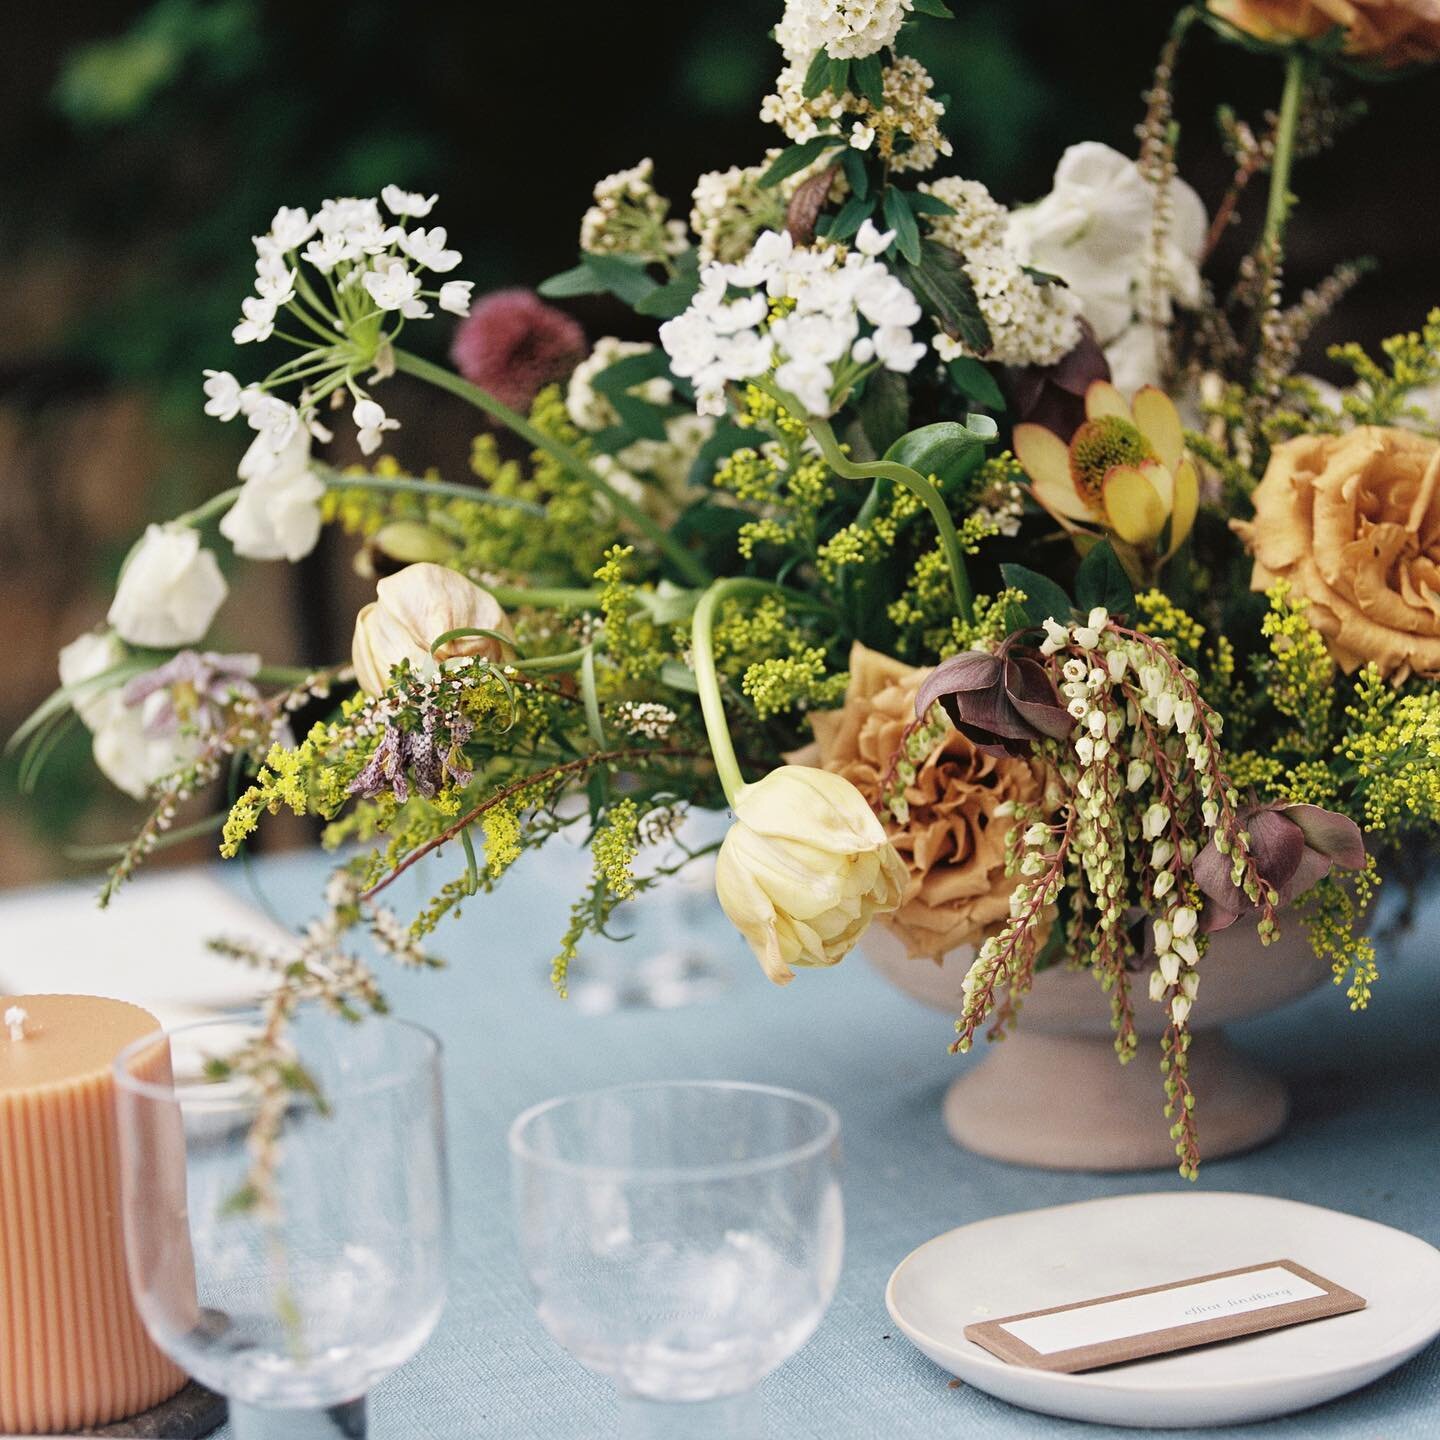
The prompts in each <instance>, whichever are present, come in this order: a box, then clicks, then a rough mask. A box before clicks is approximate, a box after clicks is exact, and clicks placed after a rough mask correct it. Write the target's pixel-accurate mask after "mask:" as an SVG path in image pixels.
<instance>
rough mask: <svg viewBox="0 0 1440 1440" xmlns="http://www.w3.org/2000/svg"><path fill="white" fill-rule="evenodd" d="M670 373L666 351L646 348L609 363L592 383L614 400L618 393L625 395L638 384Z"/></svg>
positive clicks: (607, 397)
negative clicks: (638, 352)
mask: <svg viewBox="0 0 1440 1440" xmlns="http://www.w3.org/2000/svg"><path fill="white" fill-rule="evenodd" d="M668 373H669V365H668V364H667V362H666V359H665V352H664V351H663V350H646V351H644V352H643V353H642V354H639V355H625V356H622V357H621V358H620V359H619V360H617V361H615V363H614V364H613V365H607V366H606V367H605V368H604V369H603V370H602V371H601V372H600V373H599V374H598V375H597V376H595V378H594V379H593V380H592V381H591V382H590V383H591V384H592V385H593V386H594V387H595V389H597V390H598V391H599V392H600V393H601V394H602V395H604V396H605V397H606V399H609V400H613V399H614V398H615V396H616V395H623V394H624V393H625V391H627V390H630V389H633V388H634V387H635V386H636V385H643V384H644V383H645V382H646V381H647V380H654V379H655V378H656V377H657V376H660V375H666V374H668Z"/></svg>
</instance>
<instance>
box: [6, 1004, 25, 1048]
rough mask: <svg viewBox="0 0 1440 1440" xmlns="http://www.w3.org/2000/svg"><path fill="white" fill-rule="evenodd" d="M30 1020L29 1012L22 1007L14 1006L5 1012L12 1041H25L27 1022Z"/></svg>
mask: <svg viewBox="0 0 1440 1440" xmlns="http://www.w3.org/2000/svg"><path fill="white" fill-rule="evenodd" d="M29 1018H30V1013H29V1011H27V1010H26V1009H25V1008H24V1006H22V1005H12V1006H11V1007H10V1008H9V1009H8V1010H7V1011H6V1012H5V1025H6V1027H7V1028H8V1029H9V1031H10V1038H11V1040H23V1039H24V1038H25V1022H26V1021H27V1020H28V1019H29Z"/></svg>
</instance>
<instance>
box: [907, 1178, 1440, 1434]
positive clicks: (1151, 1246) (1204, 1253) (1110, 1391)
mask: <svg viewBox="0 0 1440 1440" xmlns="http://www.w3.org/2000/svg"><path fill="white" fill-rule="evenodd" d="M1267 1260H1294V1261H1296V1262H1298V1263H1299V1264H1301V1265H1304V1266H1307V1267H1309V1268H1310V1269H1311V1270H1314V1271H1317V1272H1318V1273H1319V1274H1320V1275H1322V1276H1324V1277H1325V1279H1327V1280H1331V1281H1334V1282H1335V1283H1336V1284H1337V1285H1342V1286H1344V1287H1345V1288H1346V1289H1349V1290H1353V1291H1355V1293H1356V1294H1358V1295H1361V1296H1363V1297H1364V1298H1365V1299H1366V1300H1367V1301H1368V1302H1369V1303H1368V1305H1367V1307H1366V1308H1365V1309H1364V1310H1358V1311H1355V1312H1354V1313H1352V1314H1348V1315H1336V1316H1333V1317H1331V1318H1329V1319H1325V1320H1317V1321H1312V1322H1311V1323H1309V1324H1304V1325H1294V1326H1291V1327H1289V1328H1288V1329H1282V1330H1272V1331H1268V1332H1266V1333H1264V1334H1260V1335H1252V1336H1246V1337H1244V1338H1242V1339H1237V1340H1228V1341H1224V1342H1222V1343H1220V1344H1216V1345H1209V1346H1204V1347H1200V1348H1197V1349H1194V1350H1186V1351H1179V1352H1177V1353H1175V1354H1172V1355H1164V1356H1157V1357H1156V1358H1154V1359H1150V1360H1143V1361H1136V1362H1134V1363H1131V1364H1125V1365H1115V1366H1111V1367H1110V1368H1108V1369H1105V1370H1095V1371H1090V1372H1088V1373H1086V1374H1081V1375H1061V1374H1054V1373H1051V1372H1047V1371H1043V1370H1030V1369H1026V1368H1024V1367H1023V1366H1019V1365H1010V1364H1007V1363H1006V1362H1005V1361H1003V1360H1000V1359H998V1358H997V1357H996V1356H994V1355H991V1354H990V1353H989V1352H988V1351H986V1350H982V1349H981V1348H980V1346H978V1345H975V1344H972V1343H971V1342H970V1341H969V1340H967V1339H966V1338H965V1334H964V1331H965V1327H966V1326H967V1325H971V1324H974V1323H975V1322H976V1321H981V1320H995V1319H999V1318H1000V1317H1002V1316H1005V1315H1015V1314H1018V1313H1021V1312H1024V1311H1029V1310H1040V1309H1044V1308H1046V1307H1049V1306H1052V1305H1066V1304H1070V1303H1072V1302H1075V1301H1079V1300H1088V1299H1093V1298H1098V1297H1100V1296H1102V1295H1111V1294H1118V1293H1120V1292H1122V1291H1128V1290H1137V1289H1140V1288H1142V1287H1144V1286H1147V1285H1157V1284H1163V1283H1166V1282H1168V1281H1171V1280H1184V1279H1187V1278H1189V1277H1191V1276H1199V1275H1208V1274H1214V1273H1216V1272H1219V1271H1222V1270H1233V1269H1237V1268H1239V1267H1241V1266H1244V1265H1254V1264H1260V1263H1261V1262H1263V1261H1267ZM885 1304H886V1308H887V1309H888V1310H889V1311H890V1316H891V1318H892V1319H893V1320H894V1321H895V1324H896V1325H898V1326H899V1327H900V1329H901V1331H902V1332H903V1333H904V1334H905V1335H906V1336H907V1337H908V1338H909V1339H910V1340H911V1341H913V1342H914V1344H915V1345H916V1346H917V1347H918V1348H919V1349H920V1350H921V1351H922V1352H923V1353H924V1354H925V1355H927V1356H929V1358H930V1359H931V1360H933V1361H934V1362H935V1363H936V1364H937V1365H939V1366H940V1367H941V1368H942V1369H945V1370H948V1371H949V1372H950V1373H951V1374H952V1375H955V1376H958V1377H959V1378H960V1379H961V1380H963V1381H965V1383H966V1384H967V1385H973V1386H975V1388H976V1389H977V1390H983V1391H985V1392H986V1394H989V1395H994V1396H996V1397H997V1398H998V1399H1001V1400H1007V1401H1009V1402H1010V1403H1011V1404H1013V1405H1019V1406H1023V1407H1024V1408H1025V1409H1027V1410H1037V1411H1039V1412H1041V1413H1042V1414H1046V1415H1058V1416H1063V1417H1065V1418H1067V1419H1071V1420H1088V1421H1092V1422H1099V1423H1101V1424H1109V1425H1134V1426H1146V1427H1170V1428H1175V1427H1184V1426H1200V1425H1237V1424H1242V1423H1245V1422H1247V1421H1252V1420H1267V1419H1270V1418H1271V1417H1273V1416H1276V1415H1286V1414H1289V1413H1291V1412H1292V1411H1295V1410H1302V1409H1305V1408H1306V1407H1308V1406H1311V1405H1319V1404H1321V1403H1322V1402H1323V1401H1326V1400H1333V1399H1335V1398H1336V1397H1337V1396H1339V1395H1345V1394H1348V1393H1349V1392H1350V1391H1352V1390H1358V1389H1359V1388H1360V1387H1361V1386H1362V1385H1368V1384H1369V1383H1370V1382H1371V1381H1372V1380H1376V1379H1378V1378H1379V1377H1380V1376H1381V1375H1384V1374H1386V1373H1387V1372H1388V1371H1390V1370H1393V1369H1394V1368H1395V1367H1396V1366H1397V1365H1400V1364H1402V1363H1403V1362H1404V1361H1406V1360H1408V1359H1409V1358H1410V1357H1411V1356H1412V1355H1414V1354H1416V1353H1417V1352H1418V1351H1420V1350H1422V1349H1424V1347H1425V1346H1426V1345H1428V1344H1429V1343H1430V1341H1431V1340H1433V1339H1434V1338H1435V1337H1436V1335H1437V1334H1440V1251H1437V1250H1436V1249H1435V1247H1434V1246H1432V1245H1428V1244H1426V1242H1425V1241H1423V1240H1419V1239H1417V1238H1416V1237H1415V1236H1413V1235H1407V1234H1405V1233H1403V1232H1402V1231H1399V1230H1393V1229H1391V1228H1390V1227H1389V1226H1388V1225H1380V1224H1377V1223H1376V1222H1375V1221H1373V1220H1362V1219H1359V1218H1358V1217H1356V1216H1354V1215H1342V1214H1340V1213H1339V1212H1338V1211H1334V1210H1324V1209H1321V1208H1320V1207H1319V1206H1316V1205H1302V1204H1300V1203H1299V1202H1298V1201H1295V1200H1281V1199H1277V1198H1275V1197H1273V1196H1268V1195H1229V1194H1206V1193H1200V1194H1189V1195H1120V1196H1115V1197H1113V1198H1110V1199H1106V1200H1091V1201H1087V1202H1085V1203H1083V1204H1079V1205H1060V1206H1056V1207H1054V1208H1053V1209H1046V1210H1030V1211H1025V1212H1023V1213H1021V1214H1018V1215H1003V1216H998V1217H996V1218H995V1219H992V1220H981V1221H977V1222H976V1223H975V1224H973V1225H965V1226H962V1227H961V1228H960V1229H958V1230H951V1231H949V1232H947V1233H946V1234H944V1235H939V1236H937V1237H936V1238H935V1239H934V1240H930V1241H927V1242H926V1243H925V1244H924V1245H921V1246H920V1247H919V1249H917V1250H914V1251H912V1252H911V1253H910V1254H909V1255H907V1256H906V1257H905V1259H904V1260H902V1261H901V1262H900V1264H899V1265H898V1266H897V1267H896V1268H895V1272H894V1274H892V1275H891V1277H890V1283H889V1285H887V1286H886V1289H885Z"/></svg>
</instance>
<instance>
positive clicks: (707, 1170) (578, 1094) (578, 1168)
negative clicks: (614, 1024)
mask: <svg viewBox="0 0 1440 1440" xmlns="http://www.w3.org/2000/svg"><path fill="white" fill-rule="evenodd" d="M646 1090H713V1091H724V1090H729V1091H743V1092H746V1093H748V1094H752V1095H765V1096H768V1097H769V1098H771V1099H775V1100H788V1101H791V1102H793V1103H797V1104H798V1105H800V1106H801V1107H803V1108H804V1109H807V1110H809V1111H811V1112H812V1113H813V1114H816V1115H818V1116H819V1117H820V1121H821V1126H820V1132H819V1133H818V1134H817V1135H814V1136H812V1137H811V1138H810V1139H808V1140H805V1141H802V1142H801V1143H800V1144H798V1145H792V1146H790V1147H789V1148H788V1149H784V1150H776V1151H773V1152H771V1153H769V1154H765V1155H754V1156H750V1157H748V1158H746V1159H743V1160H716V1161H708V1162H706V1163H704V1164H697V1165H638V1166H637V1165H606V1164H600V1163H598V1162H590V1161H585V1160H565V1159H562V1158H560V1157H558V1156H553V1155H543V1154H541V1153H540V1152H539V1151H538V1150H536V1149H535V1148H534V1146H532V1145H531V1144H530V1143H529V1142H528V1141H527V1140H526V1139H525V1132H526V1131H527V1130H528V1128H529V1127H530V1125H531V1123H532V1122H533V1121H535V1120H537V1119H539V1117H540V1116H542V1115H545V1114H549V1113H550V1112H552V1111H556V1110H559V1109H561V1108H562V1107H563V1106H567V1105H574V1104H575V1103H576V1102H577V1101H581V1100H594V1099H597V1098H599V1097H601V1096H606V1095H626V1094H635V1093H638V1092H640V1091H646ZM839 1135H840V1113H839V1111H837V1110H836V1109H835V1107H834V1106H833V1105H831V1104H830V1103H829V1102H828V1101H826V1100H821V1099H818V1098H817V1097H816V1096H814V1095H807V1094H806V1093H805V1092H804V1091H803V1090H792V1089H789V1088H788V1087H786V1086H784V1085H765V1084H762V1083H759V1082H757V1081H751V1080H636V1081H631V1082H629V1083H626V1084H621V1085H605V1086H601V1087H600V1088H599V1089H598V1090H580V1091H575V1092H573V1093H571V1094H568V1095H556V1096H553V1097H552V1098H551V1099H549V1100H541V1101H540V1102H539V1103H538V1104H536V1105H531V1106H529V1107H528V1108H527V1109H525V1110H522V1111H521V1112H520V1113H519V1114H518V1115H517V1116H516V1117H515V1118H514V1120H512V1121H511V1122H510V1129H509V1131H508V1132H507V1135H506V1141H507V1144H508V1146H509V1149H510V1155H511V1158H512V1159H513V1160H520V1161H524V1162H525V1163H526V1164H530V1165H535V1166H538V1167H540V1168H543V1169H546V1170H552V1171H555V1172H556V1173H558V1174H563V1175H569V1176H572V1177H574V1178H576V1179H583V1180H608V1181H613V1182H617V1183H624V1184H627V1185H654V1184H670V1185H677V1184H699V1183H703V1182H706V1181H713V1180H734V1179H742V1178H744V1177H746V1176H750V1175H762V1174H764V1173H766V1172H767V1171H771V1170H783V1169H785V1168H786V1167H787V1166H790V1165H798V1164H802V1163H803V1162H805V1161H807V1160H813V1159H814V1158H815V1157H816V1156H817V1155H820V1154H823V1153H824V1152H825V1151H826V1150H828V1149H829V1148H830V1147H831V1146H832V1145H833V1144H834V1143H835V1141H836V1140H837V1139H838V1138H839Z"/></svg>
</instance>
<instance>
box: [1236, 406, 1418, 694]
mask: <svg viewBox="0 0 1440 1440" xmlns="http://www.w3.org/2000/svg"><path fill="white" fill-rule="evenodd" d="M1437 479H1440V443H1437V442H1436V441H1434V440H1430V439H1426V438H1425V437H1424V436H1420V435H1414V434H1411V433H1410V432H1409V431H1408V430H1391V429H1384V428H1382V427H1379V426H1374V425H1365V426H1361V427H1359V428H1358V429H1356V430H1352V431H1351V432H1350V433H1349V434H1348V435H1304V436H1301V437H1299V438H1297V439H1295V440H1287V441H1286V442H1285V443H1284V444H1283V445H1277V446H1276V447H1275V449H1274V450H1273V451H1272V452H1271V456H1270V465H1269V468H1268V469H1267V470H1266V471H1265V478H1264V479H1263V480H1262V481H1261V482H1260V484H1259V486H1258V487H1257V488H1256V490H1255V494H1254V497H1253V499H1254V504H1255V518H1254V519H1253V520H1250V521H1239V520H1237V521H1233V522H1232V524H1233V528H1234V529H1235V531H1236V532H1237V533H1238V534H1239V535H1240V536H1241V538H1242V539H1243V540H1244V541H1245V543H1246V545H1247V546H1248V547H1249V549H1250V552H1251V554H1252V555H1253V556H1254V557H1255V568H1254V571H1253V573H1252V575H1251V579H1250V584H1251V588H1252V589H1255V590H1265V589H1268V588H1269V587H1270V586H1271V585H1273V584H1274V583H1275V582H1276V581H1277V580H1286V581H1288V582H1289V584H1290V586H1291V589H1292V592H1293V593H1294V594H1295V595H1296V596H1297V597H1299V598H1301V599H1303V600H1305V601H1306V602H1307V606H1306V610H1305V617H1306V619H1308V620H1309V621H1310V623H1311V624H1312V625H1314V626H1315V628H1316V629H1317V630H1318V631H1319V632H1320V633H1321V634H1322V635H1323V636H1324V637H1325V641H1326V643H1327V644H1328V646H1329V647H1330V653H1331V654H1332V655H1333V656H1334V657H1335V661H1336V663H1337V664H1338V665H1339V666H1340V667H1341V668H1342V669H1343V670H1345V671H1346V672H1347V673H1348V672H1350V671H1353V670H1355V669H1357V668H1358V667H1359V666H1361V665H1364V664H1366V663H1367V662H1369V661H1372V660H1373V661H1374V662H1375V664H1376V665H1378V666H1379V667H1380V669H1381V671H1382V672H1383V673H1384V674H1385V675H1386V676H1388V677H1389V678H1390V679H1391V680H1393V681H1394V682H1395V683H1396V684H1399V683H1400V682H1401V681H1402V680H1405V679H1406V678H1408V677H1409V676H1410V675H1412V674H1415V675H1424V676H1437V675H1440V494H1437V485H1436V481H1437Z"/></svg>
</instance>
